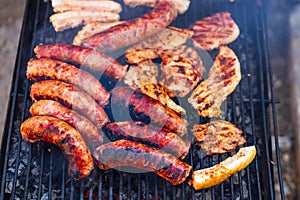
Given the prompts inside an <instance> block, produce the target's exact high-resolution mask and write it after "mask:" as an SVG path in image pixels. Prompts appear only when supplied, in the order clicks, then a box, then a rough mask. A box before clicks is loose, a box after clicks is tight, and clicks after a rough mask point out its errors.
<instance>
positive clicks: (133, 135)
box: [105, 121, 190, 159]
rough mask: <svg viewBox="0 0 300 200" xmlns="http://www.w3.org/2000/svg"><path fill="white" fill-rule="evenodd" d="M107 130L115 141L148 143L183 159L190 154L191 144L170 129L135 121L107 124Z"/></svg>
mask: <svg viewBox="0 0 300 200" xmlns="http://www.w3.org/2000/svg"><path fill="white" fill-rule="evenodd" d="M105 128H106V130H107V135H108V136H109V137H110V138H111V139H114V140H118V139H130V140H133V141H137V142H142V143H146V144H148V145H150V146H153V147H156V148H159V149H161V150H164V151H165V152H167V153H170V154H173V155H174V156H176V157H177V158H181V159H183V158H184V157H185V156H186V155H187V154H188V153H189V149H190V142H189V141H184V140H183V139H182V138H181V137H180V136H178V135H176V134H175V133H172V132H171V131H169V130H168V129H164V128H159V127H155V126H152V125H146V124H144V123H142V122H133V121H125V122H114V123H110V124H107V125H106V126H105Z"/></svg>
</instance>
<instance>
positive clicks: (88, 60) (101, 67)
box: [34, 44, 127, 82]
mask: <svg viewBox="0 0 300 200" xmlns="http://www.w3.org/2000/svg"><path fill="white" fill-rule="evenodd" d="M34 52H35V53H36V56H37V57H38V58H42V57H47V58H53V59H57V60H61V61H65V62H72V63H75V64H77V65H80V67H83V68H87V69H89V70H92V71H94V72H96V73H97V75H102V74H103V75H104V76H105V77H107V78H108V79H109V80H111V81H114V82H115V81H118V80H120V79H121V78H123V77H124V76H125V74H126V71H127V65H126V66H123V65H121V64H120V63H119V62H118V61H116V60H115V59H113V58H111V57H110V56H107V55H105V54H103V53H101V52H98V51H94V50H92V49H89V48H84V47H81V46H74V45H66V44H49V45H39V46H36V47H35V49H34Z"/></svg>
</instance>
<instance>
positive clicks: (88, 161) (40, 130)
mask: <svg viewBox="0 0 300 200" xmlns="http://www.w3.org/2000/svg"><path fill="white" fill-rule="evenodd" d="M20 132H21V135H22V137H23V138H24V139H25V140H27V141H29V142H36V141H39V140H42V141H45V142H50V143H53V144H56V145H57V146H58V147H59V148H60V149H61V150H62V151H63V153H64V155H65V157H66V159H67V160H68V162H69V166H68V172H69V175H70V176H71V177H73V178H75V179H80V178H84V177H86V176H88V175H89V174H90V172H91V171H92V170H93V168H94V163H93V158H92V156H91V152H90V151H89V149H88V148H87V146H86V144H85V143H84V140H83V138H82V137H81V136H80V134H79V132H78V131H76V130H75V129H74V128H73V127H71V126H70V125H69V124H67V123H66V122H64V121H61V120H59V119H56V118H53V117H49V116H34V117H31V118H29V119H27V120H26V121H24V122H23V123H22V125H21V128H20Z"/></svg>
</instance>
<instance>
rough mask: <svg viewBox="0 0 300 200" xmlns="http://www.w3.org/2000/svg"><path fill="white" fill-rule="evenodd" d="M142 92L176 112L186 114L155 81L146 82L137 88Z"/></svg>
mask: <svg viewBox="0 0 300 200" xmlns="http://www.w3.org/2000/svg"><path fill="white" fill-rule="evenodd" d="M139 89H140V90H141V92H142V93H144V94H146V95H147V96H149V97H151V98H153V99H155V100H158V101H159V102H160V103H161V104H162V105H164V106H166V107H168V108H170V109H172V110H174V111H175V112H176V113H178V114H183V115H185V114H186V111H185V109H184V108H183V107H181V106H180V105H177V104H176V103H175V102H174V101H173V100H172V99H171V98H170V97H169V96H168V94H167V92H166V91H165V89H164V88H163V87H162V86H161V85H160V84H156V83H148V84H144V85H142V86H140V88H139Z"/></svg>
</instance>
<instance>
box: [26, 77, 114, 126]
mask: <svg viewBox="0 0 300 200" xmlns="http://www.w3.org/2000/svg"><path fill="white" fill-rule="evenodd" d="M30 97H31V99H32V100H34V101H37V100H41V99H51V100H56V101H58V102H60V103H62V104H63V105H65V106H68V107H69V108H72V109H75V110H77V111H79V112H81V113H82V114H84V115H85V116H86V117H87V118H89V119H90V120H91V121H92V122H93V123H94V124H95V125H96V126H97V127H98V128H99V129H101V128H102V127H103V126H104V125H105V124H107V123H108V122H109V119H108V116H107V114H106V113H105V111H104V110H103V108H102V107H101V106H100V105H98V104H97V103H96V101H95V100H94V99H93V98H92V97H90V96H89V95H88V94H87V93H85V92H83V91H81V90H80V89H79V88H78V87H76V86H74V85H72V84H68V83H64V82H61V81H56V80H44V81H40V82H36V83H34V84H32V86H31V91H30Z"/></svg>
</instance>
